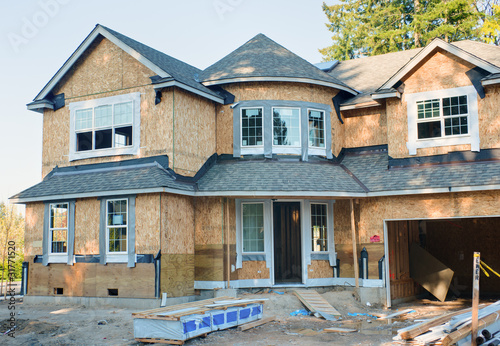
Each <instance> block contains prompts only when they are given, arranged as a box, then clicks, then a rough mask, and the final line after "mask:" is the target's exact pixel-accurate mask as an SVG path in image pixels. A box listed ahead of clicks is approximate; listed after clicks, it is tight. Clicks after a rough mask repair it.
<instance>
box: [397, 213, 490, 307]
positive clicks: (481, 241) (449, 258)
mask: <svg viewBox="0 0 500 346" xmlns="http://www.w3.org/2000/svg"><path fill="white" fill-rule="evenodd" d="M387 241H388V250H389V277H390V284H391V300H392V301H393V302H395V303H397V302H398V301H401V300H404V299H406V298H410V297H415V296H426V295H428V294H429V293H428V291H427V290H425V289H424V288H423V287H422V286H421V285H420V284H419V283H417V282H416V281H417V280H416V278H415V277H412V276H415V268H416V267H417V268H419V267H425V266H426V265H427V262H426V261H427V254H429V255H430V256H431V257H434V258H435V259H437V260H438V261H439V262H441V263H442V264H443V265H444V266H445V267H447V268H449V269H451V270H452V271H453V273H452V274H451V276H450V279H451V285H450V289H449V290H448V294H447V299H451V298H453V297H470V296H471V295H472V256H473V253H474V251H479V252H480V253H481V260H483V261H484V262H485V263H487V264H488V265H489V266H490V267H491V268H492V269H494V270H495V271H497V272H500V217H480V218H478V217H476V218H452V219H436V220H407V221H388V222H387ZM413 244H418V245H419V246H420V248H421V249H423V251H424V252H420V251H419V252H418V256H416V255H415V253H416V252H415V251H414V250H413V253H412V246H415V245H413ZM412 254H413V256H412ZM422 254H423V255H422ZM412 271H413V273H412ZM440 272H441V271H440ZM412 274H413V275H412ZM444 276H446V274H445V275H444ZM480 294H481V298H496V299H498V298H500V278H499V277H498V276H496V275H494V274H492V275H490V277H486V276H485V275H484V273H481V279H480Z"/></svg>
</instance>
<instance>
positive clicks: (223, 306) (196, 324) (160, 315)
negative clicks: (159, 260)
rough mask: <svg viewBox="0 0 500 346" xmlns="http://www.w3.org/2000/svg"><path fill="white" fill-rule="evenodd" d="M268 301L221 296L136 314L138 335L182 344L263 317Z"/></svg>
mask: <svg viewBox="0 0 500 346" xmlns="http://www.w3.org/2000/svg"><path fill="white" fill-rule="evenodd" d="M265 300H267V299H238V298H231V297H221V298H215V299H206V300H200V301H196V302H191V303H185V304H179V305H172V306H167V307H163V308H158V309H153V310H147V311H143V312H137V313H133V314H132V317H133V319H134V338H135V340H136V341H140V342H148V343H170V344H175V345H182V344H184V341H186V340H188V339H192V338H194V337H197V336H202V335H206V334H208V333H211V332H213V331H217V330H223V329H227V328H231V327H236V326H240V325H243V324H245V323H249V322H255V321H257V320H261V319H262V314H263V311H264V307H263V303H264V301H265ZM266 322H269V320H267V321H266ZM262 323H265V322H262ZM254 326H256V325H254ZM254 326H250V327H249V328H253V327H254Z"/></svg>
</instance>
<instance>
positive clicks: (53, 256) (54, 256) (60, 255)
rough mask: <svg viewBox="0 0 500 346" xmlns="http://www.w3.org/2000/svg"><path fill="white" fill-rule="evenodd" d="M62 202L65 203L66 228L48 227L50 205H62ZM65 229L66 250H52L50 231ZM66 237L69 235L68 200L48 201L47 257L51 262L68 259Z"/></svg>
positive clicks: (50, 211) (50, 213)
mask: <svg viewBox="0 0 500 346" xmlns="http://www.w3.org/2000/svg"><path fill="white" fill-rule="evenodd" d="M62 204H65V205H66V228H52V227H50V221H51V219H52V206H55V205H62ZM63 229H65V230H66V251H65V252H52V242H53V238H52V231H54V230H63ZM68 237H69V203H68V202H61V203H50V204H49V248H48V250H49V252H48V254H49V258H50V260H51V262H58V263H65V262H67V261H68V250H69V249H68V245H69V241H68Z"/></svg>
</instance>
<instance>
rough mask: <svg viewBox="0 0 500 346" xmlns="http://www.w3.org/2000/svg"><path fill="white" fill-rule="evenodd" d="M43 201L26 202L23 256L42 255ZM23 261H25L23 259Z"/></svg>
mask: <svg viewBox="0 0 500 346" xmlns="http://www.w3.org/2000/svg"><path fill="white" fill-rule="evenodd" d="M44 209H45V205H44V204H43V203H29V204H26V211H25V229H24V257H25V258H26V257H28V256H35V255H42V254H43V250H42V240H43V213H44ZM25 261H27V260H26V259H25Z"/></svg>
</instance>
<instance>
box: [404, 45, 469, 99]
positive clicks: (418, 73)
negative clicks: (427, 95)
mask: <svg viewBox="0 0 500 346" xmlns="http://www.w3.org/2000/svg"><path fill="white" fill-rule="evenodd" d="M474 67H475V66H474V65H472V64H471V63H469V62H467V61H465V60H462V59H460V58H458V57H456V56H455V55H453V54H451V53H448V52H446V51H437V52H436V53H434V54H432V55H431V56H430V57H428V58H427V59H425V60H424V61H423V63H421V64H419V66H418V67H417V68H416V69H415V70H414V71H413V73H411V74H410V75H409V76H407V77H406V78H404V79H403V82H404V84H405V89H404V92H405V94H413V93H419V92H424V91H433V90H440V89H451V88H458V87H462V86H467V85H471V84H472V83H471V81H470V79H469V78H468V77H467V75H466V74H465V73H466V72H467V71H469V70H470V69H473V68H474Z"/></svg>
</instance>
